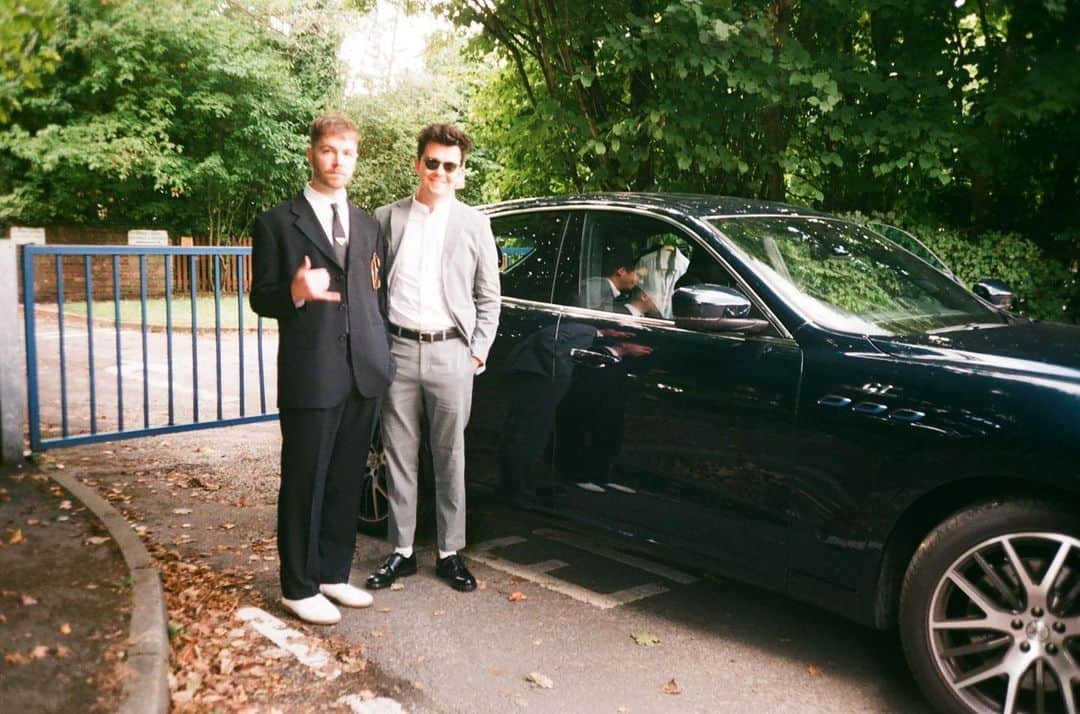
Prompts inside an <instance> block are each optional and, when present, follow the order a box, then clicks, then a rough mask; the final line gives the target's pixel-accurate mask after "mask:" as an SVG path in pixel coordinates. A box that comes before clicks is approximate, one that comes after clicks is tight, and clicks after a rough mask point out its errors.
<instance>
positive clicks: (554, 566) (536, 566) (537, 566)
mask: <svg viewBox="0 0 1080 714" xmlns="http://www.w3.org/2000/svg"><path fill="white" fill-rule="evenodd" d="M568 565H569V563H564V562H563V561H561V560H555V559H552V560H545V561H543V562H540V563H533V564H532V565H530V566H529V567H530V568H532V569H533V570H535V571H536V572H538V573H550V572H551V571H552V570H558V569H559V568H565V567H566V566H568Z"/></svg>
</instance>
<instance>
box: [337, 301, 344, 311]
mask: <svg viewBox="0 0 1080 714" xmlns="http://www.w3.org/2000/svg"><path fill="white" fill-rule="evenodd" d="M337 309H338V310H344V309H345V303H343V302H339V303H338V306H337Z"/></svg>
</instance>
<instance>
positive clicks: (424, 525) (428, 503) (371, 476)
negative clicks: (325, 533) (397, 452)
mask: <svg viewBox="0 0 1080 714" xmlns="http://www.w3.org/2000/svg"><path fill="white" fill-rule="evenodd" d="M419 468H420V474H419V476H418V485H417V488H418V491H419V492H418V493H417V501H418V504H417V514H416V518H417V527H416V535H417V536H420V537H426V536H427V535H429V531H430V530H431V529H432V528H433V527H434V523H435V491H434V489H435V484H434V477H433V475H432V474H433V471H434V469H433V467H432V461H431V450H430V449H429V448H427V441H426V440H425V441H424V444H423V448H421V449H420V462H419ZM387 477H388V467H387V465H386V452H385V450H384V448H383V443H382V433H381V430H380V429H376V430H375V436H374V437H372V439H371V445H370V446H369V447H368V456H367V461H366V462H365V463H364V473H363V475H362V476H361V479H362V483H361V486H360V511H359V513H358V515H357V519H356V530H357V531H359V532H360V533H363V534H365V535H370V536H374V537H377V538H383V537H385V536H386V534H387V527H388V526H389V521H390V503H389V500H388V498H387V485H386V480H387Z"/></svg>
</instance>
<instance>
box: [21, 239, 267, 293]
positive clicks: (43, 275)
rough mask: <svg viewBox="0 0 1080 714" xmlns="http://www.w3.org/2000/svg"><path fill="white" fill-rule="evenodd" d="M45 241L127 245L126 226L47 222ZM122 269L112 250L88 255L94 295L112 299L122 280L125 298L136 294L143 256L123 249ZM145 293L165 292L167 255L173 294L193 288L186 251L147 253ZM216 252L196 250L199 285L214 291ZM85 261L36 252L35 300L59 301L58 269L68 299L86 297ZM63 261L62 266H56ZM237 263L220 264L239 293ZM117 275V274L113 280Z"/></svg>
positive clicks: (226, 285) (226, 283)
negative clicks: (176, 254) (182, 254)
mask: <svg viewBox="0 0 1080 714" xmlns="http://www.w3.org/2000/svg"><path fill="white" fill-rule="evenodd" d="M45 243H46V245H93V246H105V245H127V231H121V230H115V229H108V228H88V227H79V226H46V227H45ZM170 243H171V244H172V245H179V240H178V239H176V238H170ZM194 244H195V245H206V241H205V240H204V239H196V240H195V241H194ZM250 244H251V241H250V239H241V240H237V241H234V243H233V245H250ZM19 260H20V263H19V265H20V270H19V299H20V301H22V299H23V295H24V292H23V290H22V288H23V286H22V269H21V265H22V262H21V261H22V255H21V250H20V255H19ZM115 260H116V263H117V266H118V272H117V275H116V276H114V272H113V270H114V267H113V261H114V257H113V256H109V255H104V256H90V258H89V261H90V286H91V289H92V291H93V298H94V300H95V301H99V300H112V298H113V295H114V284H115V283H117V282H118V283H119V286H120V297H121V299H130V298H136V299H137V298H138V297H139V295H140V289H139V285H140V281H139V256H133V255H122V256H117V257H116V258H115ZM145 260H146V294H147V297H152V298H155V297H163V296H164V295H165V261H167V260H172V261H173V270H172V282H173V294H174V295H176V294H183V295H187V294H189V291H190V285H191V283H190V280H191V276H190V274H191V264H190V261H189V259H188V258H186V257H171V256H170V257H167V256H160V255H152V256H146V258H145ZM213 260H214V257H213V256H198V257H197V258H196V260H195V279H196V281H197V282H196V290H197V291H198V292H200V293H211V292H213V289H214V280H213ZM86 262H87V258H86V257H84V256H59V255H47V256H38V257H37V258H35V259H34V300H35V301H36V302H39V303H55V302H56V299H57V288H56V283H57V277H58V270H59V271H60V275H62V276H63V277H62V279H63V286H64V301H65V302H82V301H84V300H86ZM58 263H59V268H58ZM238 269H239V267H238V262H237V260H236V258H235V257H226V258H224V259H223V261H222V266H221V288H222V291H223V292H226V293H235V292H236V290H237V286H238V284H239V280H238V278H239V276H238V274H237V271H238ZM243 270H244V289H245V292H246V291H247V290H248V289H249V288H250V286H251V261H250V260H244V261H243ZM114 277H118V278H119V280H118V281H117V280H115V279H114Z"/></svg>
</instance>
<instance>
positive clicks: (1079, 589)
mask: <svg viewBox="0 0 1080 714" xmlns="http://www.w3.org/2000/svg"><path fill="white" fill-rule="evenodd" d="M1077 601H1080V578H1077V580H1076V584H1075V585H1073V586H1072V589H1071V590H1069V592H1067V593H1065V594H1064V595H1061V596H1060V597H1059V598H1058V600H1057V602H1056V603H1055V607H1056V609H1057V611H1058V612H1070V611H1071V610H1072V609H1073V606H1075V605H1076V604H1077Z"/></svg>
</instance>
